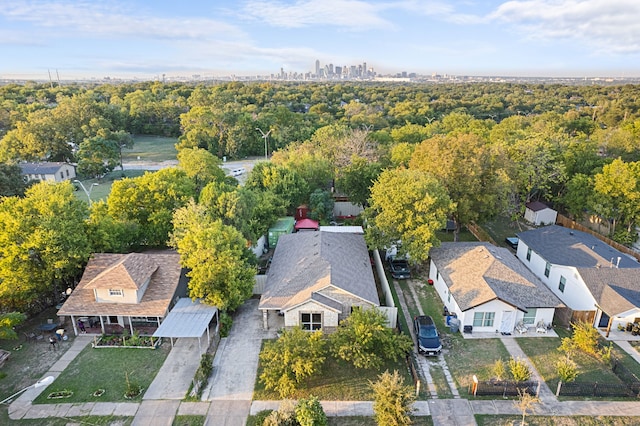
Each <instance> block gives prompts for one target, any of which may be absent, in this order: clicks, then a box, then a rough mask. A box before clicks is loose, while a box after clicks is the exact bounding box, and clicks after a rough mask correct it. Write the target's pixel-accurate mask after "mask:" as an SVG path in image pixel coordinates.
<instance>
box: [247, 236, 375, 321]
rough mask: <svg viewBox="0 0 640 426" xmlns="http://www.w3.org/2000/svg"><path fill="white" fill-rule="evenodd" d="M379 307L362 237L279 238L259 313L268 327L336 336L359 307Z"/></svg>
mask: <svg viewBox="0 0 640 426" xmlns="http://www.w3.org/2000/svg"><path fill="white" fill-rule="evenodd" d="M378 306H380V301H379V299H378V293H377V290H376V284H375V280H374V277H373V271H372V268H371V260H370V258H369V252H368V250H367V245H366V244H365V241H364V237H363V236H362V234H355V233H343V232H325V231H308V232H298V233H295V234H284V235H281V236H280V239H279V240H278V246H277V247H276V250H275V253H274V255H273V259H272V261H271V267H270V268H269V273H268V275H267V280H266V284H265V289H264V292H263V294H262V296H261V298H260V305H259V309H260V310H261V311H262V315H263V326H264V328H265V329H268V328H269V323H270V317H271V318H272V319H271V322H272V323H273V324H276V323H277V322H278V321H276V318H277V317H278V316H282V317H284V326H285V327H294V326H301V327H302V328H303V329H305V330H323V331H326V332H331V331H334V330H335V329H336V327H338V324H339V322H340V321H341V320H342V319H344V318H346V317H347V316H348V315H349V314H350V313H351V311H352V309H353V308H354V307H361V308H364V309H367V308H371V307H378Z"/></svg>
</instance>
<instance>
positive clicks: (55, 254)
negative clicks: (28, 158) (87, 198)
mask: <svg viewBox="0 0 640 426" xmlns="http://www.w3.org/2000/svg"><path fill="white" fill-rule="evenodd" d="M73 192H74V191H73V186H72V185H71V184H70V183H69V182H64V183H58V184H52V183H49V182H41V183H38V184H36V185H33V186H32V187H30V188H29V189H28V190H27V191H26V193H25V197H24V198H18V197H5V198H4V199H2V200H0V247H2V256H0V307H1V308H2V309H5V310H20V311H22V312H25V311H30V310H33V309H40V308H41V307H42V306H47V305H48V304H50V303H57V302H58V301H59V298H60V295H61V293H62V291H64V289H66V288H67V287H69V286H72V285H73V282H74V279H75V278H76V277H77V276H78V275H79V274H80V272H81V268H82V267H83V266H84V264H85V263H86V261H87V260H88V258H89V256H90V254H91V248H90V246H89V242H88V240H87V235H86V230H85V222H84V221H85V219H86V217H87V206H86V203H84V202H82V201H80V200H79V199H78V198H77V197H76V196H75V194H74V193H73Z"/></svg>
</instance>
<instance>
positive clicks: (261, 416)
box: [254, 410, 273, 426]
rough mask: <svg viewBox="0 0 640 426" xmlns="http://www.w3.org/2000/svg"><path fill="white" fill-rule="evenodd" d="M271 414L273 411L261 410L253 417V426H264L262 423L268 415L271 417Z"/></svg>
mask: <svg viewBox="0 0 640 426" xmlns="http://www.w3.org/2000/svg"><path fill="white" fill-rule="evenodd" d="M271 413H273V410H262V411H259V412H258V413H257V414H256V416H255V422H254V424H256V425H259V426H262V425H264V421H265V420H266V418H267V417H269V415H271Z"/></svg>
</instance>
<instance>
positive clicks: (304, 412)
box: [295, 396, 329, 426]
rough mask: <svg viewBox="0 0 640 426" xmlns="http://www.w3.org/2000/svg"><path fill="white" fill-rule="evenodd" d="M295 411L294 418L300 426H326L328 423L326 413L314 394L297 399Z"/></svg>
mask: <svg viewBox="0 0 640 426" xmlns="http://www.w3.org/2000/svg"><path fill="white" fill-rule="evenodd" d="M295 411H296V420H297V421H298V423H299V424H300V426H327V425H328V424H329V422H328V420H327V415H326V414H325V413H324V409H323V408H322V405H321V404H320V401H318V398H316V397H315V396H312V397H310V398H308V399H301V400H300V401H298V404H297V405H296V408H295Z"/></svg>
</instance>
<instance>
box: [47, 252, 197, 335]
mask: <svg viewBox="0 0 640 426" xmlns="http://www.w3.org/2000/svg"><path fill="white" fill-rule="evenodd" d="M184 288H186V279H185V278H184V276H183V274H182V268H181V266H180V255H179V254H177V253H176V252H173V251H169V250H167V251H159V252H147V253H129V254H113V253H96V254H94V255H93V257H92V258H91V259H90V260H89V263H88V264H87V267H86V269H85V271H84V274H83V275H82V279H81V280H80V283H79V284H78V286H77V287H76V289H75V290H74V291H73V292H72V293H71V295H70V296H69V298H68V299H67V300H66V302H65V303H64V304H63V305H62V307H61V308H60V310H59V311H58V316H69V317H71V321H72V323H73V327H74V332H75V333H76V335H77V334H78V329H77V327H76V325H77V321H78V319H80V320H82V321H83V323H85V324H86V327H89V328H91V329H92V331H95V332H96V333H98V332H99V333H105V332H106V329H107V328H109V329H113V328H116V329H118V328H119V329H122V328H125V327H126V328H129V329H130V331H131V333H133V331H134V327H135V326H151V327H158V326H159V325H160V323H161V322H162V320H163V319H164V317H165V316H166V315H167V314H168V313H169V310H170V309H171V308H172V307H173V305H174V304H175V303H176V302H177V301H178V299H179V296H180V293H182V291H183V290H184ZM93 329H95V330H93Z"/></svg>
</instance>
